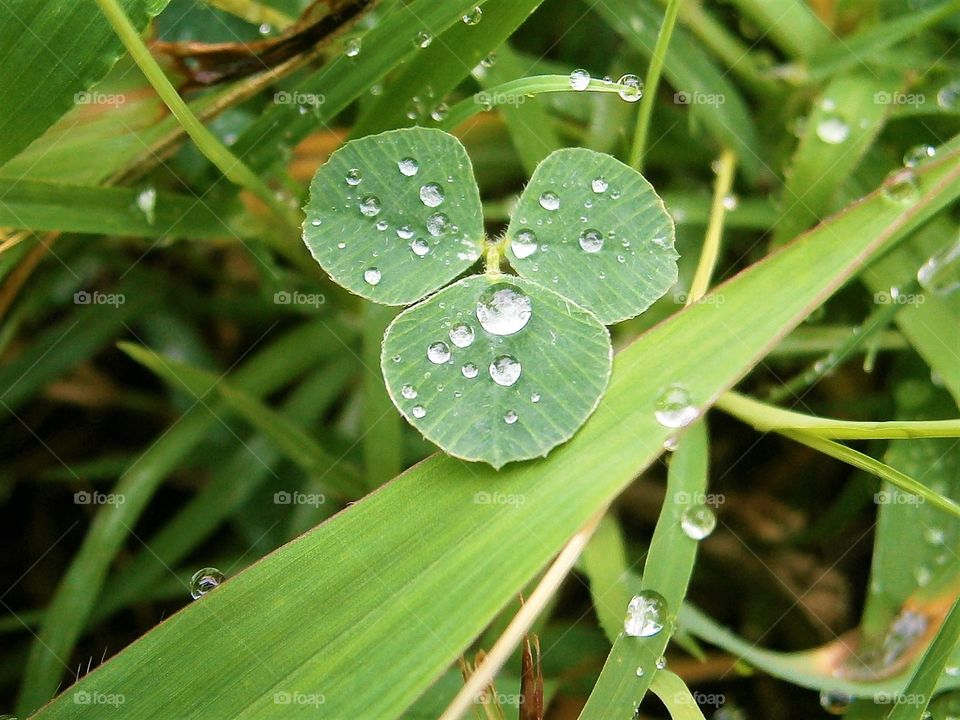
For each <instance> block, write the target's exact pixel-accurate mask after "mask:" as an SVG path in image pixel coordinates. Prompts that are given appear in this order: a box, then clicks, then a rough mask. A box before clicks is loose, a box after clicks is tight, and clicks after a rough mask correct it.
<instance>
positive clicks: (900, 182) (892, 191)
mask: <svg viewBox="0 0 960 720" xmlns="http://www.w3.org/2000/svg"><path fill="white" fill-rule="evenodd" d="M883 196H884V197H885V198H886V199H887V200H889V201H891V202H895V203H897V204H899V205H909V204H910V203H913V202H915V201H916V200H917V198H918V197H920V181H919V180H918V179H917V174H916V173H915V172H914V171H913V169H912V168H902V169H900V170H894V171H893V172H891V173H890V174H889V175H887V177H886V179H885V180H884V181H883Z"/></svg>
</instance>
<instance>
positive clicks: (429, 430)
mask: <svg viewBox="0 0 960 720" xmlns="http://www.w3.org/2000/svg"><path fill="white" fill-rule="evenodd" d="M305 212H306V219H305V220H304V224H303V238H304V242H305V243H306V245H307V247H308V248H309V249H310V252H311V253H312V254H313V257H314V258H315V259H316V260H317V262H319V263H320V265H321V266H322V267H323V269H324V270H325V271H326V272H327V273H328V274H329V275H330V277H331V278H332V279H333V280H334V281H335V282H337V283H339V284H340V285H342V286H343V287H345V288H347V289H348V290H350V291H352V292H354V293H356V294H358V295H361V296H363V297H365V298H367V299H369V300H373V301H374V302H378V303H383V304H386V305H412V307H409V308H407V309H406V310H404V311H403V312H401V313H400V314H399V315H398V316H397V317H396V319H395V320H394V321H393V322H392V323H391V324H390V326H389V327H388V328H387V331H386V334H385V336H384V342H383V353H382V358H381V366H382V370H383V376H384V379H385V381H386V386H387V391H388V392H389V394H390V397H391V399H392V400H393V402H394V404H395V405H396V406H397V408H398V409H399V410H400V412H401V413H402V414H403V416H404V417H405V418H406V419H407V420H408V421H409V422H410V423H411V424H412V425H413V426H414V427H416V428H417V429H418V430H419V431H420V432H421V433H423V435H424V437H426V438H427V439H428V440H430V441H432V442H433V443H435V444H436V445H438V446H439V447H440V448H442V449H443V450H444V451H446V452H447V453H448V454H450V455H453V456H455V457H459V458H463V459H465V460H480V461H484V462H487V463H489V464H491V465H493V466H494V467H496V468H499V467H501V466H503V465H504V464H505V463H508V462H512V461H517V460H527V459H530V458H534V457H537V456H542V455H546V454H547V453H548V452H549V451H550V450H551V449H553V448H554V447H556V446H557V445H559V444H561V443H563V442H565V441H566V440H568V439H569V438H570V437H571V436H572V435H573V434H574V433H575V432H576V431H577V429H578V428H579V427H580V426H581V425H583V423H584V422H585V421H586V419H587V418H588V417H589V416H590V414H591V413H592V412H593V411H594V409H595V408H596V406H597V404H598V403H599V401H600V398H601V397H602V396H603V392H604V390H605V388H606V386H607V382H608V380H609V377H610V370H611V365H612V359H613V348H612V345H611V343H610V335H609V332H608V331H607V328H606V327H605V325H606V324H610V323H614V322H618V321H620V320H624V319H626V318H630V317H634V316H636V315H638V314H640V313H641V312H643V311H644V310H646V309H647V308H648V307H649V306H650V305H651V304H652V303H653V302H655V301H656V300H657V299H658V298H660V297H662V296H663V295H664V294H665V293H666V292H667V290H669V289H670V287H671V286H672V285H673V284H674V283H675V282H676V279H677V257H678V256H677V253H676V252H675V250H674V247H673V243H674V228H673V221H672V220H671V218H670V216H669V215H668V214H667V212H666V209H665V208H664V206H663V202H662V201H661V200H660V198H659V197H658V196H657V194H656V192H655V191H654V189H653V188H652V187H651V185H650V184H649V183H648V182H647V181H646V180H645V179H644V178H643V177H642V176H641V175H640V174H639V173H638V172H636V171H635V170H633V169H632V168H630V167H628V166H626V165H624V164H623V163H621V162H619V161H618V160H616V159H614V158H612V157H610V156H609V155H604V154H602V153H597V152H593V151H591V150H586V149H580V148H572V149H564V150H558V151H556V152H554V153H552V154H551V155H550V156H549V157H547V158H546V159H545V160H544V161H543V162H542V163H541V164H540V165H539V167H537V169H536V171H535V172H534V173H533V177H532V178H531V179H530V182H529V184H528V185H527V187H526V188H525V189H524V191H523V193H522V195H521V196H520V200H519V202H518V204H517V207H516V210H515V211H514V213H513V216H512V219H511V221H510V224H509V227H508V228H507V232H506V236H505V239H504V244H505V245H506V258H507V259H508V261H509V263H510V265H511V266H512V267H513V269H514V270H515V271H516V273H517V274H516V275H510V274H504V273H502V272H501V271H500V268H499V264H500V263H499V247H500V245H499V244H494V243H489V242H488V241H487V239H486V236H485V233H484V225H483V215H482V211H481V206H480V192H479V189H478V188H477V184H476V181H475V180H474V178H473V168H472V166H471V164H470V159H469V157H468V156H467V153H466V150H465V149H464V147H463V145H461V144H460V142H459V141H458V140H457V139H456V138H454V137H453V136H452V135H449V134H447V133H444V132H442V131H440V130H434V129H428V128H406V129H402V130H393V131H390V132H385V133H382V134H380V135H373V136H369V137H365V138H361V139H359V140H353V141H350V142H348V143H346V144H345V145H344V146H343V147H341V148H340V149H338V150H337V151H336V152H334V153H333V154H332V155H331V156H330V159H329V160H328V161H327V162H326V163H325V164H324V165H323V167H321V168H320V169H319V170H318V171H317V174H316V176H315V177H314V179H313V182H312V183H311V186H310V199H309V201H308V203H307V206H306V208H305ZM484 254H488V262H487V265H488V267H487V269H486V272H483V273H482V274H477V275H469V276H467V277H464V278H462V279H460V280H457V281H456V282H453V283H452V284H449V285H448V283H451V281H453V280H455V279H456V278H458V277H459V276H461V275H463V274H464V273H465V272H466V271H467V270H469V269H470V268H471V267H472V266H473V265H475V264H476V262H477V261H478V260H479V259H480V258H481V257H482V256H484ZM444 286H447V287H444ZM441 288H443V289H441ZM438 290H439V292H437V291H438ZM431 293H432V294H431ZM413 303H416V304H413Z"/></svg>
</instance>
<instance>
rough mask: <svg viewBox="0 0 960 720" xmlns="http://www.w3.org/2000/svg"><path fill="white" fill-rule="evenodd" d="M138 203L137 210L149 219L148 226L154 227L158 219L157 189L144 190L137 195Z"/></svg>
mask: <svg viewBox="0 0 960 720" xmlns="http://www.w3.org/2000/svg"><path fill="white" fill-rule="evenodd" d="M136 202H137V209H138V210H139V211H140V212H142V213H143V215H144V217H145V218H146V219H147V224H148V225H153V222H154V220H156V217H157V215H156V209H157V189H156V188H155V187H148V188H144V189H143V190H141V191H140V192H139V193H137V200H136Z"/></svg>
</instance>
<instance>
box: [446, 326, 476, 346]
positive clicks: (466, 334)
mask: <svg viewBox="0 0 960 720" xmlns="http://www.w3.org/2000/svg"><path fill="white" fill-rule="evenodd" d="M473 338H474V332H473V328H472V327H470V326H469V325H467V324H466V323H460V324H459V325H454V326H453V327H452V328H450V342H452V343H453V344H454V345H456V346H457V347H458V348H465V347H470V345H471V343H473Z"/></svg>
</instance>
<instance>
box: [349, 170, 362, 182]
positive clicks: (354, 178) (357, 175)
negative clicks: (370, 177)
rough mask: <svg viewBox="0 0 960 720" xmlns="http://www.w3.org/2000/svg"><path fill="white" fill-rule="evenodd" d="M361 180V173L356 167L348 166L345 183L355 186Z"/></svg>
mask: <svg viewBox="0 0 960 720" xmlns="http://www.w3.org/2000/svg"><path fill="white" fill-rule="evenodd" d="M361 180H363V173H361V172H360V171H359V170H358V169H357V168H350V169H349V170H347V185H350V186H352V187H356V186H357V185H359V184H360V181H361Z"/></svg>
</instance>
